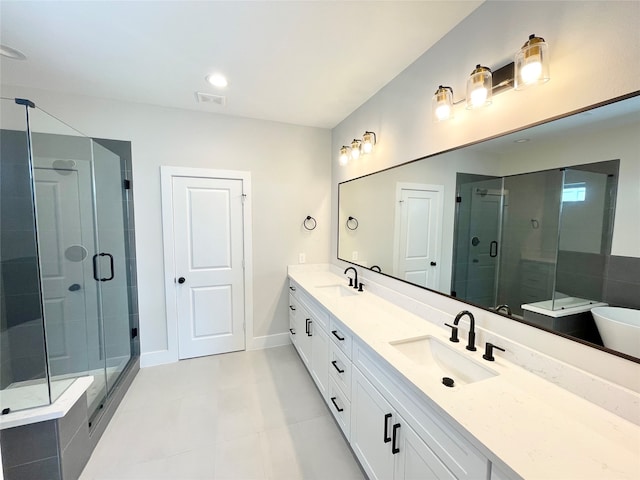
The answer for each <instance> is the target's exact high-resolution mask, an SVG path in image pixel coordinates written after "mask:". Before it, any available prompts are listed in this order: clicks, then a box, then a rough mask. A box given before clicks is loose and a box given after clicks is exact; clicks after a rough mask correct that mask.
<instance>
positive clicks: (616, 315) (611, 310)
mask: <svg viewBox="0 0 640 480" xmlns="http://www.w3.org/2000/svg"><path fill="white" fill-rule="evenodd" d="M591 315H593V319H594V320H595V322H596V326H597V327H598V331H599V332H600V337H602V342H603V343H604V346H605V347H607V348H610V349H612V350H617V351H618V352H622V353H626V354H627V355H631V356H633V357H638V358H640V310H634V309H632V308H621V307H596V308H592V309H591Z"/></svg>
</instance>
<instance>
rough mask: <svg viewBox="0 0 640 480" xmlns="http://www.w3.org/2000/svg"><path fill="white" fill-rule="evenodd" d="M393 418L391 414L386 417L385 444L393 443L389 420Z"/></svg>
mask: <svg viewBox="0 0 640 480" xmlns="http://www.w3.org/2000/svg"><path fill="white" fill-rule="evenodd" d="M390 418H391V414H390V413H387V414H386V415H385V416H384V437H383V438H382V439H383V440H384V443H389V442H390V441H391V437H390V436H389V419H390Z"/></svg>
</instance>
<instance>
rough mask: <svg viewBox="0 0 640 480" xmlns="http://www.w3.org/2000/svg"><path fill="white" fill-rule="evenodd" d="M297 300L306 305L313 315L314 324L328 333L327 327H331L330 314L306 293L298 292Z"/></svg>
mask: <svg viewBox="0 0 640 480" xmlns="http://www.w3.org/2000/svg"><path fill="white" fill-rule="evenodd" d="M297 298H298V300H299V301H300V302H302V303H303V304H304V306H305V308H306V309H307V310H308V311H309V313H311V315H312V316H313V319H314V323H315V324H317V325H318V326H319V327H320V328H322V329H323V330H324V331H325V332H326V331H327V326H328V325H329V312H328V311H326V310H325V309H324V308H323V307H322V306H321V305H320V304H319V303H318V302H317V301H315V300H314V299H313V298H311V297H310V296H309V295H307V293H306V292H304V291H298V292H297Z"/></svg>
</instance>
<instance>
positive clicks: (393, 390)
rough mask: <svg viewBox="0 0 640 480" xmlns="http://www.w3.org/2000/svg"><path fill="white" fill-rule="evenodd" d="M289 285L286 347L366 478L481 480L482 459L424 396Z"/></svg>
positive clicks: (485, 461)
mask: <svg viewBox="0 0 640 480" xmlns="http://www.w3.org/2000/svg"><path fill="white" fill-rule="evenodd" d="M290 288H292V289H291V290H290V307H292V309H291V310H290V318H291V323H292V324H293V325H295V328H294V332H295V334H292V335H291V337H292V341H293V344H294V345H295V347H296V349H297V350H298V352H299V354H300V357H301V358H302V360H303V362H304V363H305V365H306V366H307V369H308V370H309V373H310V374H311V376H312V378H313V380H314V382H315V383H316V385H317V386H318V389H319V390H320V391H321V393H322V395H323V397H324V399H325V401H326V402H327V405H328V406H329V410H330V411H331V413H332V415H333V416H334V418H335V419H336V422H337V423H338V425H339V426H340V428H341V429H342V432H343V433H344V435H345V437H346V439H347V440H348V441H349V443H350V445H351V448H352V449H353V451H354V452H355V454H356V456H357V457H358V459H359V460H360V463H361V464H362V466H363V468H364V470H365V471H366V473H367V475H368V477H369V478H371V479H380V480H404V479H414V480H415V479H420V480H427V479H474V480H475V479H485V480H486V479H488V472H489V471H490V464H489V462H488V459H487V458H486V457H485V456H483V455H482V454H481V453H480V452H479V451H478V450H476V448H475V447H474V446H473V445H472V444H471V443H469V442H468V441H467V440H466V439H465V438H464V437H463V436H462V435H461V434H460V433H458V432H457V431H455V430H454V429H453V428H452V427H451V425H449V423H448V422H446V420H444V419H443V418H442V417H441V416H440V414H439V413H438V412H436V411H435V410H434V408H433V407H432V406H430V405H428V402H427V399H425V398H424V397H422V396H420V394H418V393H417V392H416V391H415V389H413V388H412V385H411V384H409V382H408V381H407V380H405V379H404V377H401V376H399V375H398V373H397V371H396V370H394V369H393V368H392V367H391V366H389V365H388V364H386V363H385V362H384V361H383V360H382V359H381V358H380V357H378V356H377V354H376V353H375V352H374V351H373V350H371V349H370V347H368V346H367V345H366V344H365V343H364V342H363V341H362V340H361V339H360V338H359V337H357V336H354V335H353V333H352V332H351V330H350V329H348V328H347V327H346V326H345V325H344V324H343V323H342V322H341V321H340V320H338V319H337V318H335V317H334V316H333V315H330V314H329V312H328V311H327V310H326V309H325V308H323V307H322V306H321V305H320V304H319V303H318V302H317V301H316V300H314V299H313V298H312V297H311V296H310V295H309V294H308V293H307V292H306V291H304V290H303V289H302V288H300V287H299V286H297V285H296V284H295V283H294V282H293V281H292V282H291V284H290ZM498 479H500V480H501V479H502V477H499V476H496V478H495V479H493V478H492V479H491V480H498Z"/></svg>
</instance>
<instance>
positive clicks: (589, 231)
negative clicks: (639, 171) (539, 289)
mask: <svg viewBox="0 0 640 480" xmlns="http://www.w3.org/2000/svg"><path fill="white" fill-rule="evenodd" d="M618 168H619V161H618V160H610V161H606V162H598V163H594V164H589V165H576V166H574V167H571V168H566V169H565V170H564V178H563V185H562V200H561V206H560V208H561V213H560V231H559V250H558V265H557V272H556V287H555V289H554V292H553V308H552V309H553V310H560V309H563V308H568V307H578V306H581V305H589V304H591V303H596V302H599V301H601V300H602V296H603V288H604V278H605V268H606V265H605V263H606V257H607V255H609V254H611V239H612V232H613V217H614V212H615V205H616V190H617V183H618V180H617V179H618Z"/></svg>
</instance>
